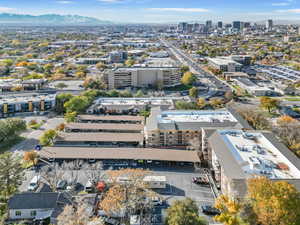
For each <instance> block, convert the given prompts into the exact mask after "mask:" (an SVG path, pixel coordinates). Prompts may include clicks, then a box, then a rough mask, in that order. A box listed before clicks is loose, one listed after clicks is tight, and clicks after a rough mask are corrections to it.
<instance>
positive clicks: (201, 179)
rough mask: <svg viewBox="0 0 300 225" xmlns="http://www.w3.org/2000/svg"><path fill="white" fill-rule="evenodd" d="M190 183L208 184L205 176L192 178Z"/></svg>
mask: <svg viewBox="0 0 300 225" xmlns="http://www.w3.org/2000/svg"><path fill="white" fill-rule="evenodd" d="M192 181H193V183H194V184H204V185H205V184H209V180H208V178H207V177H206V176H201V177H193V178H192Z"/></svg>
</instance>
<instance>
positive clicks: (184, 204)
mask: <svg viewBox="0 0 300 225" xmlns="http://www.w3.org/2000/svg"><path fill="white" fill-rule="evenodd" d="M198 211H199V209H198V207H197V205H196V202H195V201H193V200H192V199H190V198H187V199H185V200H176V201H175V202H174V203H173V204H172V205H171V207H170V208H168V209H167V217H166V224H167V225H205V224H208V223H207V222H206V221H205V219H204V218H202V217H200V216H199V215H198Z"/></svg>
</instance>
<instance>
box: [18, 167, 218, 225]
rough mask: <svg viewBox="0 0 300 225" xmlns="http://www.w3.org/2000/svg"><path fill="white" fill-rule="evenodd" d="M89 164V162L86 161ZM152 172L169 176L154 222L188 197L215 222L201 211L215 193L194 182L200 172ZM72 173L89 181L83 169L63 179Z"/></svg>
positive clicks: (28, 173) (28, 174)
mask: <svg viewBox="0 0 300 225" xmlns="http://www.w3.org/2000/svg"><path fill="white" fill-rule="evenodd" d="M86 164H87V163H86ZM152 169H153V170H151V171H152V173H153V175H159V176H166V177H167V182H168V184H167V188H166V189H164V190H160V191H157V192H158V193H159V194H160V195H161V196H162V198H163V199H164V200H165V202H166V205H165V206H164V207H156V209H155V210H156V213H157V214H154V215H153V224H154V225H161V224H162V215H164V214H165V213H166V212H165V208H166V206H168V205H171V204H172V203H173V202H174V201H175V200H180V199H184V198H186V197H189V198H192V199H194V200H195V201H196V202H197V204H198V206H199V208H200V210H199V211H200V212H199V214H200V215H201V216H204V217H205V218H206V219H207V220H208V221H209V222H210V223H214V221H213V218H212V217H211V216H207V215H204V214H203V213H202V212H201V206H202V205H213V204H214V195H213V192H212V190H211V188H210V186H209V185H197V184H194V183H193V182H192V178H193V177H196V176H199V173H198V172H194V171H192V170H191V169H190V168H188V169H186V170H185V169H184V168H178V169H174V168H172V169H170V170H168V169H164V170H163V169H160V168H157V169H154V168H152ZM106 171H107V170H99V171H98V173H100V175H104V174H105V172H106ZM71 173H75V174H76V175H77V176H78V180H77V181H78V182H79V183H81V184H82V185H81V186H82V187H84V186H85V184H86V183H87V181H88V176H87V173H88V171H86V170H84V169H81V170H73V171H70V170H65V171H64V175H63V179H65V180H66V181H68V182H70V181H71V180H70V177H71ZM37 174H38V173H37V172H36V171H34V170H27V171H26V176H25V181H24V182H23V184H22V185H21V187H20V191H26V190H27V187H28V185H29V182H30V180H31V179H32V178H33V177H34V176H35V175H37Z"/></svg>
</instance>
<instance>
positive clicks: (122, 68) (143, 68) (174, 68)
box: [113, 66, 180, 72]
mask: <svg viewBox="0 0 300 225" xmlns="http://www.w3.org/2000/svg"><path fill="white" fill-rule="evenodd" d="M179 69H180V68H179V67H173V66H165V67H164V66H162V67H142V66H139V67H118V68H116V69H114V70H113V71H114V72H131V71H143V70H147V71H150V70H162V71H164V70H179Z"/></svg>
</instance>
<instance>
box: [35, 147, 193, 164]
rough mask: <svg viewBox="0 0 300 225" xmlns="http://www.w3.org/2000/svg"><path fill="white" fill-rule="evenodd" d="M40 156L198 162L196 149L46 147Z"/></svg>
mask: <svg viewBox="0 0 300 225" xmlns="http://www.w3.org/2000/svg"><path fill="white" fill-rule="evenodd" d="M40 156H41V157H42V158H56V159H116V160H117V159H124V160H158V161H174V162H199V157H198V155H197V152H196V151H183V150H173V149H154V148H80V147H46V148H43V149H42V150H41V151H40Z"/></svg>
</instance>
